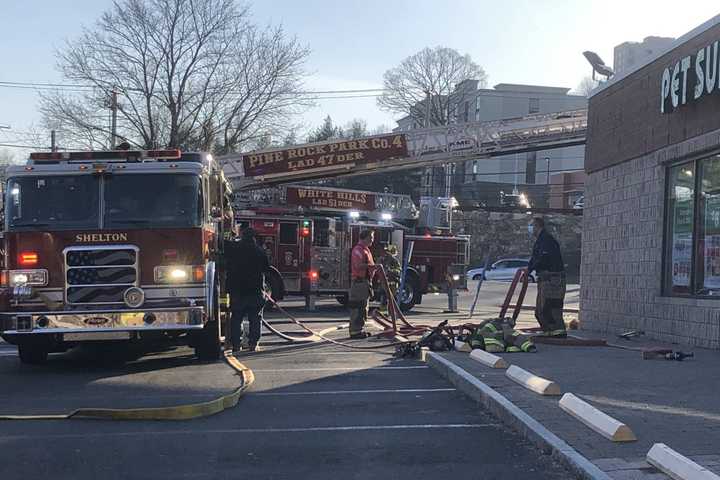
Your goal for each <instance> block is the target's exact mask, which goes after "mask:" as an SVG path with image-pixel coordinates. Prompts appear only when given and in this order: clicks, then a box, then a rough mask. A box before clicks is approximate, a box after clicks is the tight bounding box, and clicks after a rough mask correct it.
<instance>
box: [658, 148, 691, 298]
mask: <svg viewBox="0 0 720 480" xmlns="http://www.w3.org/2000/svg"><path fill="white" fill-rule="evenodd" d="M668 181H669V185H668V192H667V195H668V198H667V215H668V219H667V229H668V231H667V234H666V238H667V241H666V242H665V243H666V246H667V249H668V252H667V254H666V258H668V257H669V259H668V261H667V262H666V272H665V290H666V293H668V294H671V295H688V294H690V293H692V290H691V278H692V277H691V274H692V252H693V223H694V222H693V217H694V211H695V164H694V163H692V162H691V163H685V164H682V165H678V166H675V167H672V168H671V169H670V170H669V178H668Z"/></svg>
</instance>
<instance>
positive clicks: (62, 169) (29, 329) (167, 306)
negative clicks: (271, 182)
mask: <svg viewBox="0 0 720 480" xmlns="http://www.w3.org/2000/svg"><path fill="white" fill-rule="evenodd" d="M5 191H6V195H5V230H4V236H5V242H4V245H5V249H4V258H3V260H4V269H3V271H2V290H3V292H2V293H3V294H4V295H3V298H4V302H5V305H3V308H2V313H1V314H0V335H2V338H3V339H5V340H6V341H7V342H9V343H12V344H15V345H17V346H18V350H19V354H20V359H21V361H23V362H26V363H42V362H44V361H45V360H46V359H47V356H48V353H49V352H58V351H64V350H66V349H68V348H70V347H73V346H75V345H78V344H80V343H82V342H105V341H125V342H128V341H134V342H139V341H144V340H151V339H157V338H159V337H161V338H171V339H178V338H185V339H187V341H188V343H189V344H190V345H192V346H193V347H194V348H195V351H196V354H197V355H198V356H199V357H201V358H204V359H211V358H217V357H218V356H219V355H220V353H221V350H220V348H221V332H222V321H223V318H222V315H221V309H220V298H221V297H224V289H223V283H224V281H223V274H222V265H221V262H220V259H221V258H222V249H223V239H224V236H225V232H227V231H229V230H230V229H231V228H232V222H233V215H232V210H231V203H230V198H231V192H230V187H229V184H228V182H227V181H226V180H225V178H224V175H223V172H222V170H221V169H220V168H219V167H218V165H217V164H216V162H215V161H214V159H213V158H212V156H211V155H209V154H206V153H181V152H180V151H179V150H164V151H108V152H97V151H96V152H63V153H34V154H31V155H30V159H29V161H28V163H27V165H25V166H17V167H10V168H8V171H7V181H6V189H5Z"/></svg>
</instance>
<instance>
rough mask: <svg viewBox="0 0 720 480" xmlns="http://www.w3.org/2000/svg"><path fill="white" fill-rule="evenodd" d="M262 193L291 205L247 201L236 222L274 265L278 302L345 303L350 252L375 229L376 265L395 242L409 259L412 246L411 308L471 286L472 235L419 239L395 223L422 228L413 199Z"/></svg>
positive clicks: (406, 297) (316, 190) (319, 190)
mask: <svg viewBox="0 0 720 480" xmlns="http://www.w3.org/2000/svg"><path fill="white" fill-rule="evenodd" d="M263 194H268V195H270V197H271V198H267V199H264V201H263V202H262V203H264V204H268V203H284V205H279V206H277V207H258V206H257V205H258V204H259V203H260V202H257V201H255V202H253V201H252V200H251V199H248V198H247V197H246V198H244V199H243V200H244V201H243V202H240V205H239V206H238V207H237V208H238V209H237V216H236V220H237V223H238V224H239V226H240V227H245V226H250V227H252V228H254V229H255V230H256V231H257V232H258V236H259V239H260V242H261V245H262V246H263V248H264V249H265V251H266V252H267V254H268V256H269V257H270V259H271V263H272V265H273V266H274V267H275V271H274V273H273V275H271V276H270V279H269V280H270V281H269V283H270V286H271V289H272V294H273V297H274V298H276V299H282V298H283V297H284V296H285V295H301V296H305V297H309V296H320V295H327V296H336V297H337V298H338V300H339V301H340V302H341V303H342V302H344V301H345V298H346V295H347V290H348V288H349V286H350V265H349V261H350V252H351V250H352V248H353V246H354V245H355V244H356V243H357V241H358V238H359V234H360V231H361V230H363V229H372V230H374V231H375V244H374V246H373V256H374V257H375V259H376V261H378V260H381V259H382V257H383V256H384V255H387V252H386V249H387V247H388V246H389V245H395V247H396V249H397V251H398V259H399V260H400V261H402V259H403V258H404V255H405V252H407V251H408V249H409V248H410V245H411V244H412V255H411V257H410V259H409V263H408V270H407V273H406V277H405V284H404V290H403V292H402V294H401V295H400V298H401V302H400V303H401V308H403V309H404V310H409V309H411V308H412V307H413V306H414V305H416V304H419V303H421V301H422V296H423V294H426V293H429V292H438V293H440V292H446V291H447V289H448V287H453V288H455V289H463V288H466V287H467V279H466V277H465V272H466V271H467V264H468V256H469V251H468V249H469V238H468V237H466V236H453V235H448V234H444V235H443V234H431V233H423V234H422V235H417V234H414V232H415V228H414V227H409V226H406V225H403V224H401V223H397V222H395V221H394V218H393V213H394V214H396V217H399V218H397V220H405V221H406V223H408V224H410V225H412V224H414V223H415V219H416V218H417V209H416V208H415V207H414V205H413V204H412V201H411V199H410V197H409V196H407V195H394V194H378V193H372V192H363V191H356V190H346V189H332V188H323V187H296V186H288V187H285V188H280V189H272V190H271V191H268V192H260V193H259V196H262V195H263ZM273 194H274V195H275V198H273ZM278 194H279V198H280V201H279V202H277V200H278ZM255 196H256V197H258V194H257V193H256V195H255ZM378 207H381V208H378ZM353 208H356V209H357V210H355V209H353ZM391 212H392V213H391ZM361 217H365V218H364V219H363V220H361ZM373 217H378V218H379V220H376V219H374V218H373Z"/></svg>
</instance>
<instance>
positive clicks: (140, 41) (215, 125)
mask: <svg viewBox="0 0 720 480" xmlns="http://www.w3.org/2000/svg"><path fill="white" fill-rule="evenodd" d="M308 54H309V51H308V50H307V49H306V48H305V47H304V46H302V45H300V43H299V42H298V40H297V39H296V38H294V37H288V36H287V34H286V33H285V32H284V30H283V28H282V27H267V28H259V27H257V26H255V25H253V24H252V23H251V18H250V13H249V11H248V9H247V8H239V7H238V6H237V5H236V3H235V1H234V0H117V1H115V2H114V4H113V6H112V7H111V9H110V10H108V11H107V12H105V13H104V14H103V15H102V16H101V18H100V20H99V21H98V22H97V24H96V25H95V27H94V28H92V29H85V30H84V32H83V34H82V35H81V36H80V37H79V38H77V39H75V40H71V41H69V42H68V43H67V44H66V45H65V47H64V48H63V49H61V50H60V51H59V52H58V58H59V69H60V71H61V72H62V73H63V75H64V77H65V78H66V79H67V80H68V81H70V82H72V83H73V84H79V85H81V86H83V87H85V88H83V91H79V92H78V91H76V92H73V93H70V92H67V91H66V92H64V93H57V92H55V93H51V94H49V95H45V96H44V97H43V98H42V100H41V107H40V109H41V112H42V114H43V117H44V121H45V124H46V126H47V127H49V128H55V129H58V130H62V131H64V132H66V135H65V136H64V137H63V138H64V141H65V142H66V143H67V144H71V145H75V146H83V147H91V148H97V147H104V146H106V144H107V143H108V139H109V137H110V135H112V131H111V126H110V125H111V121H110V114H109V112H110V109H111V107H113V105H115V106H116V107H117V118H118V123H117V133H118V137H119V138H121V139H124V140H126V141H128V142H129V143H130V144H131V145H135V146H138V147H143V148H155V147H165V146H173V147H181V148H199V149H203V150H209V149H211V148H213V147H214V148H215V149H216V150H217V151H219V153H225V152H228V151H235V150H237V149H239V148H241V147H242V146H243V144H244V143H245V142H248V141H250V140H255V139H258V138H262V137H264V136H266V135H267V134H268V132H275V131H281V130H282V129H283V128H284V127H285V126H286V125H288V124H289V122H287V117H288V116H289V115H292V114H293V113H297V111H298V109H299V108H302V107H303V106H305V105H306V102H304V101H303V99H302V98H303V97H302V95H301V90H302V79H303V77H304V75H305V72H304V70H303V67H304V62H305V60H306V58H307V56H308ZM113 92H114V93H113ZM114 95H117V102H115V101H114V100H113V97H114Z"/></svg>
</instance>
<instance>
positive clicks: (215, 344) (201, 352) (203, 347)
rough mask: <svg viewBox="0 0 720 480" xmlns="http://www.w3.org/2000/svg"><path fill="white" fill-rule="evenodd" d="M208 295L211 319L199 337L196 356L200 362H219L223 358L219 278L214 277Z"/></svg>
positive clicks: (196, 343) (196, 344)
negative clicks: (210, 293)
mask: <svg viewBox="0 0 720 480" xmlns="http://www.w3.org/2000/svg"><path fill="white" fill-rule="evenodd" d="M214 278H215V281H214V282H213V284H211V285H212V287H211V290H210V289H208V290H209V291H211V292H212V295H208V297H207V298H208V310H209V312H208V313H209V315H210V318H209V319H208V321H207V323H206V324H205V327H204V328H203V329H202V331H201V332H200V334H199V335H198V337H199V338H197V340H196V342H194V344H195V355H196V356H197V357H198V358H199V359H200V360H219V359H220V358H221V357H222V333H221V328H220V320H221V319H220V293H219V291H218V288H219V285H218V282H217V277H214Z"/></svg>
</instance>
